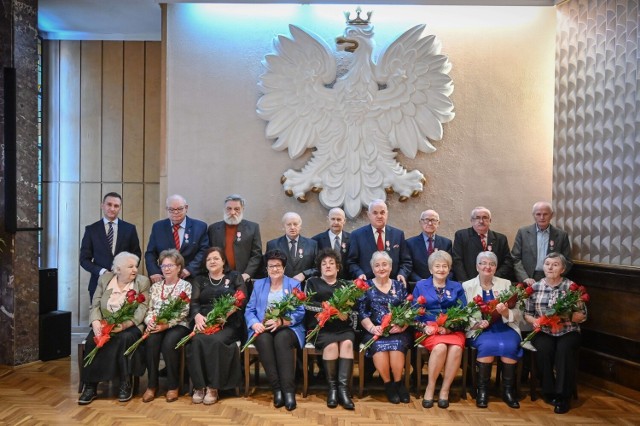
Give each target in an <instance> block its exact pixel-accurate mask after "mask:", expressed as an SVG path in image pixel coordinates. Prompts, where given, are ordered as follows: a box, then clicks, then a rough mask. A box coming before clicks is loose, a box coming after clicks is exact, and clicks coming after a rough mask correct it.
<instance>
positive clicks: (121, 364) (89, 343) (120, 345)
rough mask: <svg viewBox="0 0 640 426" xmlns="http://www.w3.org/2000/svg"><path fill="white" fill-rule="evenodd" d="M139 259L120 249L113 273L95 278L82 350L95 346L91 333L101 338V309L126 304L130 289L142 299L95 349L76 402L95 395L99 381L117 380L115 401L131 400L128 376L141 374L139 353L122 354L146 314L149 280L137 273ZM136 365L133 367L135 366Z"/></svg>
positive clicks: (139, 330) (86, 401)
mask: <svg viewBox="0 0 640 426" xmlns="http://www.w3.org/2000/svg"><path fill="white" fill-rule="evenodd" d="M139 261H140V258H139V257H138V256H136V255H135V254H132V253H129V252H126V251H124V252H121V253H119V254H118V255H117V256H116V257H115V258H114V259H113V267H112V268H111V269H112V271H113V272H105V273H104V274H102V276H101V277H100V279H99V280H98V287H97V288H96V292H95V294H94V296H93V302H92V303H91V312H90V313H89V320H90V321H91V331H90V332H89V335H88V336H87V338H86V343H85V351H86V353H89V352H90V351H92V350H93V349H94V348H95V347H96V343H95V342H94V340H93V337H94V336H97V337H100V333H101V324H100V320H102V319H103V318H104V316H103V312H116V311H117V310H118V309H120V307H121V306H122V305H123V304H124V303H125V300H126V295H127V292H128V291H129V290H134V291H135V292H136V293H142V294H143V295H144V296H145V302H143V303H141V304H139V305H138V308H137V309H136V311H135V313H134V316H133V319H132V320H129V321H125V322H124V323H122V324H118V325H117V326H116V327H114V328H113V330H112V331H111V339H110V340H109V341H108V342H107V343H106V344H105V345H104V346H103V347H102V348H101V349H100V350H99V351H98V353H97V354H96V357H95V358H94V359H93V362H91V364H89V365H87V366H86V367H84V368H83V370H82V377H81V380H82V381H83V382H84V389H83V391H82V394H81V395H80V398H79V399H78V404H80V405H86V404H89V403H90V402H91V401H93V400H94V399H95V398H96V396H97V389H98V382H102V381H106V380H111V379H114V378H118V379H120V391H119V392H118V400H119V401H120V402H126V401H129V400H130V399H131V395H132V392H133V391H132V388H131V382H130V381H129V378H130V376H131V375H132V374H136V375H142V374H144V367H143V365H142V362H141V356H136V354H135V353H134V355H133V357H128V356H124V352H125V351H126V350H127V348H129V346H131V345H132V344H133V343H134V342H135V341H136V340H138V339H139V338H140V337H141V336H142V326H143V323H142V321H143V320H144V316H145V314H146V313H147V301H148V300H149V286H150V285H151V284H150V282H149V279H148V278H147V277H145V276H143V275H138V262H139ZM134 366H135V367H134Z"/></svg>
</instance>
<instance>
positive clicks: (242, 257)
mask: <svg viewBox="0 0 640 426" xmlns="http://www.w3.org/2000/svg"><path fill="white" fill-rule="evenodd" d="M244 204H245V201H244V198H242V197H241V196H240V195H237V194H232V195H229V196H228V197H227V198H225V200H224V220H222V221H220V222H216V223H214V224H212V225H209V229H208V231H207V233H208V234H209V243H210V244H211V247H220V248H222V249H223V250H224V255H225V257H226V258H227V265H229V269H231V270H232V271H237V272H239V273H240V274H242V278H243V279H244V280H245V282H246V281H249V280H251V278H255V276H256V274H258V273H259V272H260V266H261V265H262V240H261V239H260V225H258V224H257V223H254V222H249V221H248V220H245V219H244Z"/></svg>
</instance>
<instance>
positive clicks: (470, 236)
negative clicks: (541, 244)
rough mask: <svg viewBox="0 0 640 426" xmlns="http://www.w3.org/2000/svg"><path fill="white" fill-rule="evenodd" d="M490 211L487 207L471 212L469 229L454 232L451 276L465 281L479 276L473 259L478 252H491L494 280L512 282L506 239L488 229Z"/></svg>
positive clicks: (509, 254)
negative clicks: (493, 259) (494, 264)
mask: <svg viewBox="0 0 640 426" xmlns="http://www.w3.org/2000/svg"><path fill="white" fill-rule="evenodd" d="M490 225H491V212H490V211H489V209H487V208H486V207H476V208H474V209H473V210H471V228H467V229H460V230H459V231H456V234H455V237H454V240H453V275H454V278H455V279H456V281H460V282H464V281H467V280H470V279H471V278H474V277H475V276H476V275H478V270H477V269H476V257H477V256H478V253H480V252H481V251H492V252H493V253H495V255H496V256H497V258H498V269H497V270H496V274H495V275H496V277H500V278H504V279H507V280H512V279H513V260H512V259H511V251H510V249H509V242H508V241H507V236H506V235H504V234H500V233H499V232H494V231H491V230H490V229H489V226H490Z"/></svg>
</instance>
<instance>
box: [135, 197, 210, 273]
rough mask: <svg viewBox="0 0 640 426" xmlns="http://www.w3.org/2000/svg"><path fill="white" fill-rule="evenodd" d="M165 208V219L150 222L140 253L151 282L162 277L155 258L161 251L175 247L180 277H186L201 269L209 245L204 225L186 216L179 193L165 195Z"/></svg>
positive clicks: (185, 203) (184, 203)
mask: <svg viewBox="0 0 640 426" xmlns="http://www.w3.org/2000/svg"><path fill="white" fill-rule="evenodd" d="M166 209H167V214H168V215H169V218H168V219H163V220H159V221H157V222H156V223H154V224H153V226H152V227H151V235H150V236H149V244H147V251H146V253H145V254H144V260H145V262H146V266H147V273H148V274H149V279H151V282H152V283H157V282H158V281H162V279H163V277H162V271H161V270H160V266H159V265H158V257H159V256H160V253H161V252H162V251H163V250H166V249H172V248H175V249H176V250H178V251H179V252H180V254H181V255H182V257H183V258H184V264H185V267H184V268H183V269H182V274H181V275H180V278H182V279H189V278H190V277H194V276H196V275H198V274H199V273H200V272H201V270H202V260H203V257H204V252H205V251H206V250H207V248H208V247H209V237H208V236H207V224H206V223H204V222H203V221H201V220H197V219H191V218H190V217H189V216H187V210H188V209H189V205H188V204H187V200H185V199H184V197H183V196H181V195H177V194H176V195H171V196H169V197H168V198H167V202H166Z"/></svg>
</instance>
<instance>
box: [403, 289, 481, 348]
mask: <svg viewBox="0 0 640 426" xmlns="http://www.w3.org/2000/svg"><path fill="white" fill-rule="evenodd" d="M420 297H422V296H420ZM418 299H420V298H418ZM418 301H419V300H418ZM478 313H479V308H478V306H477V305H476V304H475V303H474V302H470V303H469V304H467V305H466V306H463V305H462V302H461V301H458V304H457V305H456V306H451V307H450V308H449V309H447V310H446V311H445V312H440V313H439V314H438V316H437V317H436V320H435V321H429V322H427V323H426V324H423V323H416V324H415V325H416V327H417V328H419V329H424V327H425V326H426V327H429V329H430V331H431V332H430V333H428V334H427V333H421V334H420V336H418V338H417V339H416V340H415V341H414V346H418V345H419V344H421V343H422V342H423V341H424V340H425V339H426V338H427V337H429V336H430V335H433V334H446V333H448V332H452V331H462V330H464V329H465V328H467V327H468V326H469V324H470V322H471V318H472V317H474V316H476V317H477V316H478Z"/></svg>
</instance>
